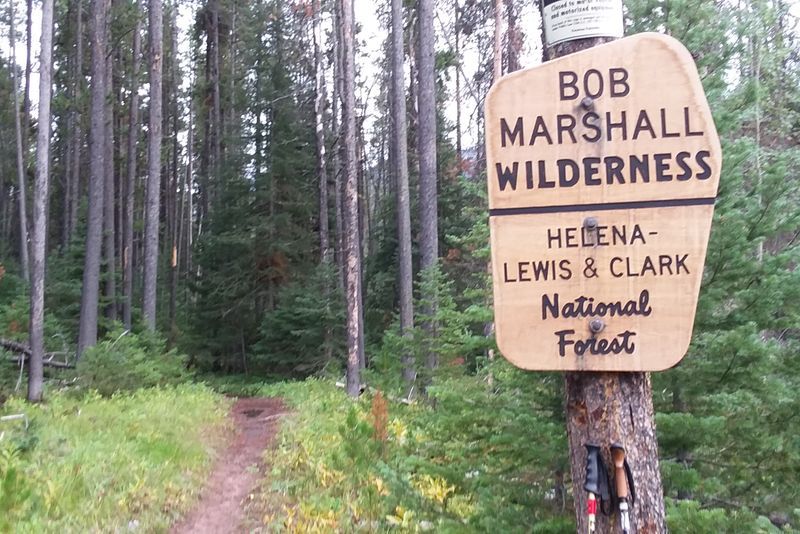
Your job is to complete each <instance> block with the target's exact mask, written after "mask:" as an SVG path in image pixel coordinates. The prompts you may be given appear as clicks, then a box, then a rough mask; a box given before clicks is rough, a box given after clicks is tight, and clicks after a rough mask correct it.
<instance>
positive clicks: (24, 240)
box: [9, 0, 31, 282]
mask: <svg viewBox="0 0 800 534" xmlns="http://www.w3.org/2000/svg"><path fill="white" fill-rule="evenodd" d="M9 10H10V17H9V20H10V24H11V27H10V31H9V38H10V41H11V43H10V44H11V58H10V60H9V64H10V65H11V68H10V70H11V85H12V87H13V93H14V133H15V136H16V142H17V189H18V191H17V202H18V205H19V259H20V268H21V269H22V277H23V278H24V279H25V281H26V282H30V279H31V264H30V259H29V256H28V251H29V249H28V199H27V192H28V184H27V183H26V182H27V180H26V179H25V151H24V148H23V144H22V125H21V123H20V122H21V121H20V116H19V114H20V110H19V96H18V94H17V93H18V91H19V87H18V83H17V58H16V54H17V47H16V29H15V28H14V18H15V13H14V2H13V0H12V1H11V2H10V5H9Z"/></svg>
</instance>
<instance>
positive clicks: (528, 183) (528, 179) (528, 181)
mask: <svg viewBox="0 0 800 534" xmlns="http://www.w3.org/2000/svg"><path fill="white" fill-rule="evenodd" d="M525 187H527V188H528V189H533V162H532V161H531V160H528V161H526V162H525Z"/></svg>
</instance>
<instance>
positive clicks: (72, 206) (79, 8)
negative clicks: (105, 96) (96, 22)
mask: <svg viewBox="0 0 800 534" xmlns="http://www.w3.org/2000/svg"><path fill="white" fill-rule="evenodd" d="M75 5H76V13H75V18H76V21H75V28H76V29H75V33H76V43H75V72H74V74H73V75H74V77H75V79H74V82H73V84H74V85H73V93H72V94H73V106H74V107H73V109H72V111H71V113H72V114H73V115H74V116H75V130H74V134H73V137H72V138H71V140H70V141H71V143H72V162H71V163H72V173H71V174H72V190H71V194H70V197H69V200H68V203H69V236H68V241H70V242H71V241H72V238H73V236H74V235H75V228H76V227H77V225H78V204H79V199H80V193H81V153H82V150H83V119H82V117H81V114H80V112H79V110H78V109H75V108H76V107H77V106H78V104H79V102H80V96H81V93H82V89H83V0H75Z"/></svg>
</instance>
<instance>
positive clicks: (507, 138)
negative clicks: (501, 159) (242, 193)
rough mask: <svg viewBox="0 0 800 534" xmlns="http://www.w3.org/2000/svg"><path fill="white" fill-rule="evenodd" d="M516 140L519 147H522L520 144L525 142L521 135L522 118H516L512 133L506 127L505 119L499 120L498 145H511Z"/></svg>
mask: <svg viewBox="0 0 800 534" xmlns="http://www.w3.org/2000/svg"><path fill="white" fill-rule="evenodd" d="M517 138H519V146H522V143H524V142H525V138H524V137H523V135H522V117H517V122H516V123H514V130H513V131H512V130H511V129H510V128H509V127H508V123H507V122H506V120H505V119H500V145H501V146H506V143H507V142H508V143H509V144H511V145H513V144H514V143H515V142H516V141H517Z"/></svg>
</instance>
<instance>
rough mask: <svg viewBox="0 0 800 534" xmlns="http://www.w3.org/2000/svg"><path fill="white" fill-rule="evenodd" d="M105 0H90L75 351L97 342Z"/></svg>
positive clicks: (102, 196)
mask: <svg viewBox="0 0 800 534" xmlns="http://www.w3.org/2000/svg"><path fill="white" fill-rule="evenodd" d="M108 5H109V4H108V0H93V3H92V24H91V27H90V33H91V35H90V38H89V40H90V41H91V48H92V95H91V112H90V116H91V129H90V133H89V208H88V214H87V218H88V222H87V228H86V256H85V258H84V267H83V290H82V291H81V319H80V326H79V334H78V353H77V357H78V358H80V356H81V354H83V351H84V350H85V349H86V348H88V347H91V346H93V345H94V344H95V343H97V305H98V295H99V292H100V254H101V251H102V240H103V198H104V189H105V182H104V176H103V173H104V170H105V169H104V165H103V161H104V157H105V113H104V109H105V97H106V90H105V70H106V63H105V57H106V41H105V38H106V31H105V29H106V18H107V13H108Z"/></svg>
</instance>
